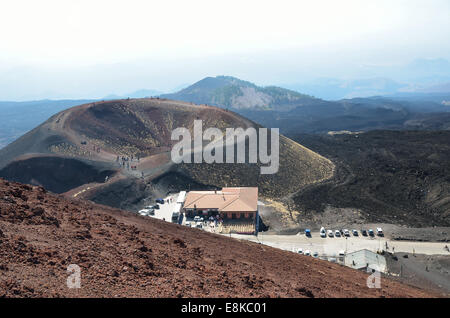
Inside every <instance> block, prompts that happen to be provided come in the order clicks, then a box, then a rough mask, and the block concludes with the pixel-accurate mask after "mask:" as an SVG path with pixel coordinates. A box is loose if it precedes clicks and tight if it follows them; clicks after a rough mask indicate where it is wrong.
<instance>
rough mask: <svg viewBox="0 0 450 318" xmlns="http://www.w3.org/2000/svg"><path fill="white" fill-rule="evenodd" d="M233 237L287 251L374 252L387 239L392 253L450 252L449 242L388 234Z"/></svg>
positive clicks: (322, 253) (380, 247)
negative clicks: (400, 238) (395, 237)
mask: <svg viewBox="0 0 450 318" xmlns="http://www.w3.org/2000/svg"><path fill="white" fill-rule="evenodd" d="M231 237H234V238H238V239H243V240H250V241H253V242H259V243H262V244H265V245H269V246H272V247H276V248H280V249H283V250H288V251H297V249H298V248H302V249H303V250H310V251H311V252H318V253H319V254H321V255H327V256H333V255H337V254H338V253H339V251H347V253H351V252H354V251H358V250H361V249H368V250H371V251H373V252H376V251H378V250H381V249H383V250H386V242H387V245H388V249H387V251H389V252H392V251H393V249H394V252H406V253H413V252H414V253H417V254H426V255H450V252H448V251H447V250H445V249H444V246H445V245H446V244H448V243H434V242H413V241H392V240H390V239H388V238H385V237H375V238H370V237H364V236H359V237H354V236H351V237H349V238H347V239H345V238H343V237H340V238H339V237H331V238H330V237H327V238H321V237H320V235H319V233H318V232H317V233H312V237H311V238H308V237H306V236H305V235H303V234H302V235H271V234H259V235H258V237H255V236H253V235H239V234H232V235H231Z"/></svg>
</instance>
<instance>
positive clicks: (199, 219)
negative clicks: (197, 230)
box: [194, 215, 204, 222]
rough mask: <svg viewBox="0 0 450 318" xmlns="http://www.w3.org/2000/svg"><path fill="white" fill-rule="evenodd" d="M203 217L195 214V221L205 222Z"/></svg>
mask: <svg viewBox="0 0 450 318" xmlns="http://www.w3.org/2000/svg"><path fill="white" fill-rule="evenodd" d="M203 220H204V219H203V217H201V216H198V215H196V216H194V221H195V222H203Z"/></svg>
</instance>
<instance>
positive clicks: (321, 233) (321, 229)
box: [320, 227, 327, 237]
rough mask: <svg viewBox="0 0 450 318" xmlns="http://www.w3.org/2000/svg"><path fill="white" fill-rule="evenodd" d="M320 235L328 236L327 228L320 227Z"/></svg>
mask: <svg viewBox="0 0 450 318" xmlns="http://www.w3.org/2000/svg"><path fill="white" fill-rule="evenodd" d="M320 237H327V232H325V228H324V227H321V228H320Z"/></svg>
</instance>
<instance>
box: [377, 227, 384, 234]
mask: <svg viewBox="0 0 450 318" xmlns="http://www.w3.org/2000/svg"><path fill="white" fill-rule="evenodd" d="M377 235H378V236H383V235H384V233H383V230H382V229H381V227H377Z"/></svg>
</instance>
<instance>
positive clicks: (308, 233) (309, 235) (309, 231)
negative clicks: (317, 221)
mask: <svg viewBox="0 0 450 318" xmlns="http://www.w3.org/2000/svg"><path fill="white" fill-rule="evenodd" d="M305 235H306V236H308V237H311V230H310V229H305Z"/></svg>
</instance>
